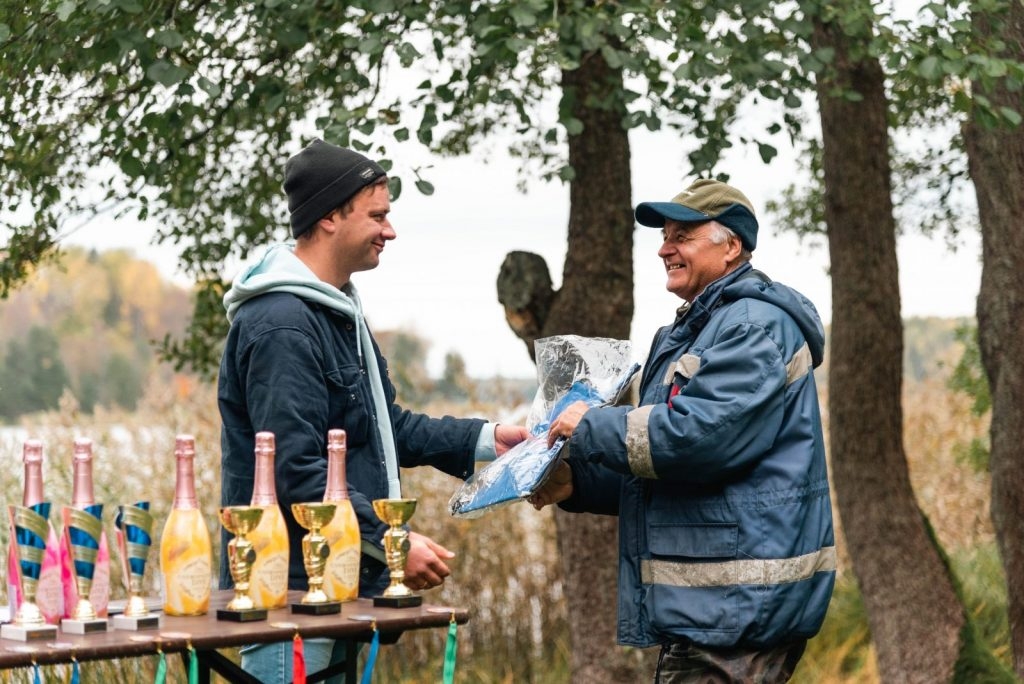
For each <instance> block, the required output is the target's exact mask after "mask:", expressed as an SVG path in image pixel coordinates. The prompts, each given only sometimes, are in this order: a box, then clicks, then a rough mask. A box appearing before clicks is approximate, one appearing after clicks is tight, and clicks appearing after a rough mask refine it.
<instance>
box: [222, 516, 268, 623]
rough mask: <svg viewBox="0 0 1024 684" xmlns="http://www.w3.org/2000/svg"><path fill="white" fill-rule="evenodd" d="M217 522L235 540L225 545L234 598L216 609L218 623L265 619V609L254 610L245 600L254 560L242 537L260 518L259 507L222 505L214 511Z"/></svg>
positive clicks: (245, 540)
mask: <svg viewBox="0 0 1024 684" xmlns="http://www.w3.org/2000/svg"><path fill="white" fill-rule="evenodd" d="M218 515H219V517H220V523H221V524H222V525H223V526H224V529H226V530H227V531H228V532H230V533H231V534H233V535H235V538H234V539H232V540H231V541H229V542H228V566H229V568H230V570H231V579H232V580H234V583H235V596H234V598H232V599H231V601H229V602H228V605H227V606H225V607H224V608H220V609H218V610H217V619H218V620H231V621H232V622H254V621H256V620H266V619H267V610H266V609H265V608H257V607H256V606H255V605H254V604H253V602H252V599H251V598H249V575H250V574H251V573H252V564H253V563H254V562H255V561H256V549H254V548H253V546H252V542H250V541H249V540H248V539H246V538H245V535H247V534H249V533H250V532H252V531H253V530H254V529H256V526H257V525H259V524H260V520H261V519H262V518H263V508H262V507H261V506H225V507H224V508H221V509H220V511H219V512H218Z"/></svg>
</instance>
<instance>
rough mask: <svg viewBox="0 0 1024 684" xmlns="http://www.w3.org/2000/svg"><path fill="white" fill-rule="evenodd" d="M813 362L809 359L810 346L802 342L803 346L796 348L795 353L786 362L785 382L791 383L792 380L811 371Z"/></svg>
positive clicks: (794, 380)
mask: <svg viewBox="0 0 1024 684" xmlns="http://www.w3.org/2000/svg"><path fill="white" fill-rule="evenodd" d="M813 365H814V362H813V361H812V360H811V348H810V347H808V346H807V343H806V342H804V346H802V347H800V349H798V350H797V352H796V354H793V358H792V359H790V360H789V363H787V364H786V384H787V385H792V384H793V383H794V382H796V381H797V380H799V379H800V378H802V377H804V376H805V375H807V373H809V372H810V371H811V368H812V366H813Z"/></svg>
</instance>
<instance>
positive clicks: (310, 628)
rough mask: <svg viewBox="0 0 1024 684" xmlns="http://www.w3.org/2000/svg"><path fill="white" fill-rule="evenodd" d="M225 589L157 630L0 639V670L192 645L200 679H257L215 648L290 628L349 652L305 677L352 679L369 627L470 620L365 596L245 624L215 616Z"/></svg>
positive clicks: (286, 634) (281, 635)
mask: <svg viewBox="0 0 1024 684" xmlns="http://www.w3.org/2000/svg"><path fill="white" fill-rule="evenodd" d="M303 593H304V592H301V591H292V592H289V596H288V600H289V603H292V602H295V603H298V601H299V600H300V599H301V597H302V595H303ZM231 596H232V593H231V592H230V591H216V592H214V595H213V597H212V598H211V601H210V612H209V613H207V614H206V615H202V616H199V617H172V616H169V615H163V616H162V617H161V626H160V629H150V630H142V631H138V632H134V631H126V630H115V629H113V625H111V629H110V630H109V631H107V632H101V633H94V634H88V635H77V634H66V633H64V632H60V631H58V633H57V638H56V639H55V640H46V641H33V642H27V643H26V642H21V641H14V640H11V639H0V669H6V668H11V667H29V666H31V665H33V664H34V663H37V664H39V665H51V664H56V663H70V662H71V661H72V659H77V660H79V661H86V660H111V659H117V658H131V657H137V656H145V655H154V654H156V653H158V652H159V651H163V652H164V653H180V654H181V655H182V658H183V659H185V660H186V661H187V660H188V657H189V656H188V650H189V647H190V646H191V647H192V648H194V649H195V653H196V656H197V657H198V659H199V677H200V681H201V682H209V681H210V671H211V670H212V671H214V672H216V673H217V674H219V675H221V676H222V677H224V678H225V679H226V680H227V681H229V682H239V683H242V684H257V683H258V681H259V680H257V679H255V678H254V677H252V676H250V675H249V674H248V673H246V672H244V671H243V670H242V669H241V668H239V667H238V666H237V665H235V664H234V663H233V662H231V661H230V660H229V659H228V658H226V657H225V656H224V655H222V654H221V653H220V652H218V650H217V649H219V648H231V647H235V646H243V645H245V644H255V643H268V642H274V641H288V640H291V639H293V638H294V637H295V634H296V632H297V633H298V634H299V635H300V636H301V637H302V638H303V639H309V638H317V637H326V638H331V639H336V640H342V641H344V642H345V645H346V651H347V654H348V657H347V658H346V660H345V664H344V665H343V666H341V665H339V666H336V667H334V668H327V669H325V670H321V671H319V672H311V673H309V675H308V676H307V681H308V682H310V683H312V682H316V681H322V680H324V679H326V678H327V677H330V676H333V675H336V674H340V673H341V672H345V673H346V680H345V681H347V682H355V681H356V654H357V652H358V651H357V645H358V643H359V642H369V641H370V640H372V638H373V632H374V629H376V630H378V631H379V632H380V643H382V644H393V643H395V642H396V641H397V640H398V637H400V636H401V635H402V633H403V632H406V631H408V630H412V629H431V628H436V627H445V628H447V627H448V625H449V624H450V622H451V621H452V620H453V619H454V620H455V622H457V623H458V624H465V623H466V622H467V621H468V620H469V612H468V611H467V610H466V609H464V608H448V607H443V606H436V605H427V604H425V605H423V606H419V607H416V608H375V607H374V606H373V602H372V601H371V600H370V599H359V600H357V601H351V602H348V603H344V604H342V609H341V614H340V615H325V616H312V615H299V614H295V613H292V612H290V610H289V609H288V608H281V609H279V610H272V611H269V614H268V617H267V619H266V620H263V621H258V622H249V623H238V622H229V621H225V620H218V619H217V618H216V613H217V608H223V607H224V606H225V605H227V602H228V601H229V600H230V598H231Z"/></svg>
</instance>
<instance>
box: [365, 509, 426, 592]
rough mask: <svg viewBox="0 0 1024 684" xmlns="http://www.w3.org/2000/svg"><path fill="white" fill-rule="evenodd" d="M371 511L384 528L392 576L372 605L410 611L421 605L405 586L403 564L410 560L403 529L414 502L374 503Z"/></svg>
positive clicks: (407, 540) (407, 537) (407, 538)
mask: <svg viewBox="0 0 1024 684" xmlns="http://www.w3.org/2000/svg"><path fill="white" fill-rule="evenodd" d="M373 510H374V512H375V513H376V514H377V517H378V518H380V519H381V520H382V521H384V523H385V524H386V525H388V526H389V529H388V531H387V532H385V533H384V556H385V557H386V558H387V562H388V570H389V571H390V573H391V584H390V585H388V588H387V589H385V590H384V593H383V594H381V595H380V596H374V597H373V605H375V606H382V607H386V608H411V607H414V606H418V605H420V604H422V603H423V597H421V596H419V595H418V594H414V593H413V591H412V589H410V588H409V587H407V586H406V585H405V564H406V561H408V559H409V532H408V530H406V529H405V527H404V525H405V524H406V523H408V522H409V519H410V518H412V514H413V513H415V512H416V499H375V500H374V501H373Z"/></svg>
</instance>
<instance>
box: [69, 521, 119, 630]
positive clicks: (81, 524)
mask: <svg viewBox="0 0 1024 684" xmlns="http://www.w3.org/2000/svg"><path fill="white" fill-rule="evenodd" d="M92 508H94V509H96V508H99V507H98V506H93V507H92ZM63 513H64V539H65V540H66V543H67V545H68V553H69V554H70V556H71V573H72V575H74V577H73V580H74V582H75V588H76V589H77V590H78V603H77V604H76V605H75V607H74V610H72V611H71V617H69V618H64V619H63V620H61V621H60V628H61V630H63V631H65V632H67V633H69V634H90V633H92V632H106V631H107V626H108V623H107V619H106V618H102V617H99V616H98V615H97V614H96V609H95V608H94V607H93V605H92V602H91V601H89V592H90V591H91V590H92V579H93V573H94V571H95V570H96V557H97V555H98V554H99V550H100V537H101V536H102V534H103V521H102V520H101V519H100V518H99V517H98V516H97V515H95V514H93V513H91V512H89V511H87V510H82V509H80V508H74V507H72V506H65V507H64V510H63Z"/></svg>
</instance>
